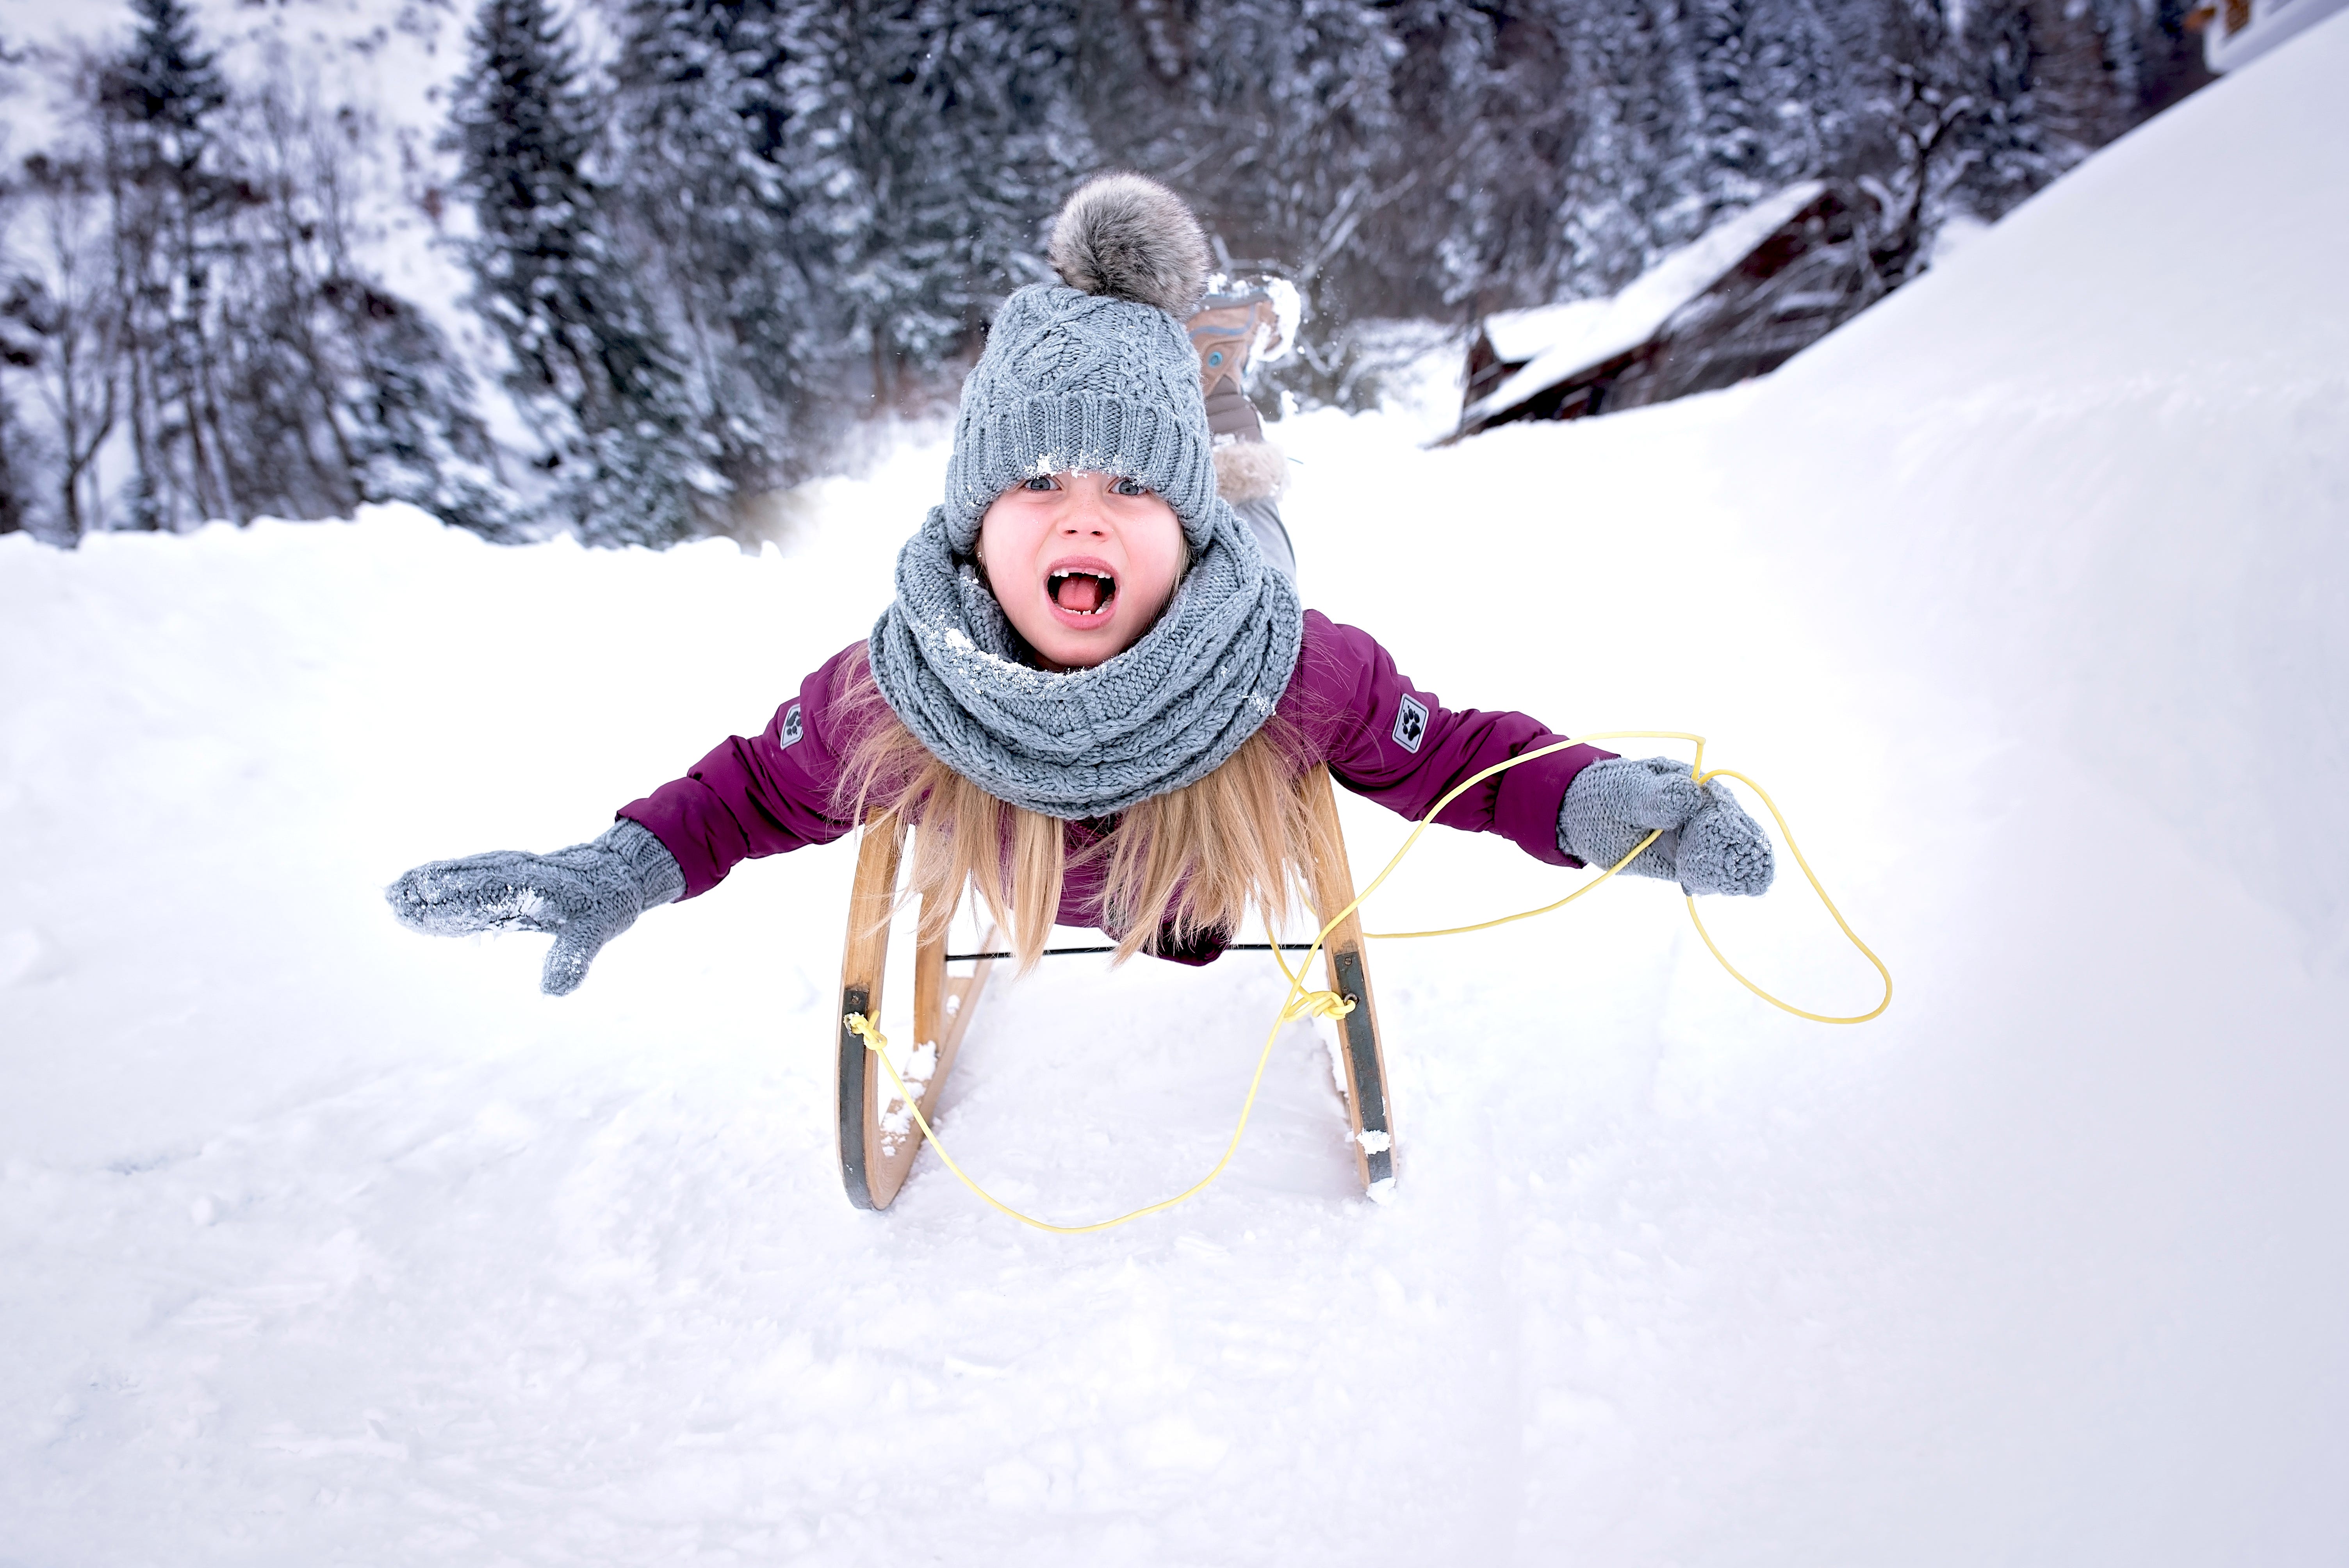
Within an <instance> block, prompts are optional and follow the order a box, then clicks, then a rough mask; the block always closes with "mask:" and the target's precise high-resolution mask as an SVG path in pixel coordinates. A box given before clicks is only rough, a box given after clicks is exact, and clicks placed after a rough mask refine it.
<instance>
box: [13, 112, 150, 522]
mask: <svg viewBox="0 0 2349 1568" xmlns="http://www.w3.org/2000/svg"><path fill="white" fill-rule="evenodd" d="M21 190H22V206H23V212H24V218H23V222H22V224H21V229H22V232H23V234H24V238H23V239H22V240H21V241H20V242H19V245H18V250H17V253H16V255H15V256H13V257H12V258H11V261H12V263H14V265H15V266H16V269H17V280H18V281H17V282H16V284H15V285H13V286H12V288H11V290H10V309H11V311H12V312H13V313H15V314H16V315H17V318H18V319H19V320H21V321H22V322H23V324H24V325H25V326H26V329H27V330H28V331H30V332H31V333H32V334H33V335H35V336H36V338H37V339H38V345H39V358H40V364H39V365H38V366H37V367H36V370H35V372H34V374H33V376H32V377H31V378H32V379H33V381H34V383H35V385H36V386H37V387H38V388H39V397H38V403H39V406H40V407H41V408H42V411H43V412H44V413H45V414H46V415H47V423H48V427H49V430H50V435H51V438H50V442H49V449H48V451H47V452H46V453H45V454H44V456H45V457H46V459H47V463H46V464H45V468H46V470H47V471H46V472H45V474H44V476H43V481H42V483H43V488H44V490H48V491H49V492H50V493H48V494H46V495H44V496H43V497H42V498H41V499H42V504H41V506H40V507H39V509H38V510H39V511H42V512H44V513H47V514H48V523H47V531H48V532H50V533H52V534H55V535H57V536H61V537H62V538H64V539H66V540H68V541H70V540H78V539H79V538H80V537H81V535H82V534H83V532H84V531H87V530H88V529H90V528H92V527H95V526H98V523H99V522H100V521H101V520H102V517H103V513H102V512H101V511H100V510H99V490H98V474H97V471H96V466H95V465H96V463H97V461H98V452H99V450H100V449H102V448H103V447H104V446H105V444H106V441H107V438H109V436H111V435H112V434H113V433H114V429H115V426H116V421H117V418H118V414H119V409H120V407H121V404H122V393H123V381H124V376H123V365H122V355H121V348H122V329H123V304H122V300H121V298H120V296H119V294H117V293H116V291H115V288H114V281H115V280H114V276H113V273H112V271H111V269H112V264H113V257H114V254H115V253H114V249H113V245H112V232H111V231H110V229H109V226H108V222H107V211H106V207H105V203H104V200H103V190H104V180H103V175H102V173H101V172H100V171H99V170H94V169H93V168H92V167H91V164H90V161H89V160H88V159H87V158H82V157H74V156H62V157H57V156H51V155H50V154H48V153H46V152H36V153H35V154H33V155H32V156H31V157H29V158H27V159H26V160H25V166H24V178H23V181H22V187H21Z"/></svg>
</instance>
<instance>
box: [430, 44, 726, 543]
mask: <svg viewBox="0 0 2349 1568" xmlns="http://www.w3.org/2000/svg"><path fill="white" fill-rule="evenodd" d="M470 41H471V60H470V63H469V67H468V69H467V71H466V73H465V76H464V78H463V80H462V82H461V83H460V89H459V94H458V98H457V103H456V107H455V109H454V112H453V114H452V117H451V118H452V123H453V126H454V130H455V139H456V142H457V146H458V150H459V151H460V156H461V167H462V171H463V179H464V182H465V186H466V189H467V192H468V194H470V195H471V197H472V200H473V203H474V210H475V213H476V217H477V223H478V229H479V237H478V238H477V239H476V240H475V241H474V242H473V244H472V245H471V251H470V255H469V260H470V262H471V266H472V269H473V273H474V277H475V280H476V289H475V298H476V302H477V304H479V306H480V308H481V311H482V313H483V314H484V315H486V316H487V317H488V319H489V320H490V321H491V323H492V325H494V326H496V327H497V329H498V330H499V332H500V333H501V334H502V336H503V337H504V340H505V343H506V346H507V347H508V349H509V350H510V351H511V353H512V356H513V371H512V386H513V387H514V390H515V391H516V393H517V394H518V395H519V396H520V397H523V399H524V400H525V402H526V403H528V404H529V405H531V406H532V407H535V408H537V409H538V410H540V411H541V414H542V417H543V418H546V419H547V422H548V424H549V426H550V427H551V430H550V434H551V436H552V439H551V440H550V443H549V444H550V446H551V448H552V450H551V451H550V452H549V454H548V458H547V465H548V467H549V469H551V470H552V473H553V477H554V482H555V492H554V493H555V501H554V505H555V507H556V509H557V511H559V513H560V514H561V516H562V518H563V520H564V521H566V522H568V523H569V524H570V526H572V527H574V528H575V529H576V530H577V531H578V532H579V535H580V537H581V538H582V539H585V540H587V541H590V542H596V543H610V544H628V543H640V544H661V543H668V542H675V541H677V540H680V539H684V538H688V537H690V536H692V535H694V534H696V533H698V532H702V531H707V529H708V528H709V526H711V524H712V523H713V522H714V521H719V518H718V514H719V512H720V511H721V510H722V506H723V503H724V500H725V499H726V498H725V490H726V485H725V480H724V479H723V477H722V476H721V475H719V473H718V472H717V471H716V469H715V468H714V467H713V466H712V463H711V461H710V459H712V458H713V457H714V456H715V455H716V443H715V442H714V441H713V440H711V439H710V438H709V436H708V434H707V430H706V427H705V426H704V424H703V421H702V418H701V417H700V411H698V410H696V409H695V408H694V407H692V406H691V403H690V400H689V393H688V387H687V385H686V382H685V379H684V377H683V376H682V374H681V373H680V368H679V366H678V360H677V358H676V356H675V355H674V354H673V352H672V350H671V348H670V346H669V344H668V342H667V337H666V335H665V334H664V333H663V332H662V330H661V327H660V325H659V323H658V321H657V319H656V317H655V315H654V312H653V309H652V306H651V304H650V303H649V302H648V301H647V298H646V296H645V294H644V292H643V291H642V289H641V288H640V287H639V286H638V284H637V282H636V278H635V276H634V275H633V263H632V261H631V259H630V258H628V257H626V256H625V255H624V254H623V253H621V252H620V250H619V248H618V247H617V245H616V237H617V235H618V233H619V230H620V226H619V225H618V223H617V222H615V219H614V215H613V213H612V212H611V211H610V209H609V206H608V204H607V199H608V188H607V186H606V185H605V182H604V181H602V180H601V179H599V178H598V177H597V174H596V172H595V166H596V158H597V154H598V150H599V141H600V139H601V137H602V134H603V131H604V126H605V119H604V115H603V111H602V110H601V108H599V107H598V99H597V97H596V95H595V94H594V93H593V92H592V91H591V90H590V88H589V87H588V85H587V84H585V82H583V80H582V79H581V71H580V67H579V65H578V62H577V59H576V57H575V54H574V50H573V47H572V45H571V42H570V39H569V37H568V36H567V34H566V32H565V30H564V25H563V23H562V21H561V19H560V18H559V17H557V16H556V15H555V14H554V10H553V8H552V7H551V6H550V5H548V4H547V3H546V0H484V3H483V4H482V5H481V10H480V12H479V14H478V15H476V17H475V19H474V23H473V26H472V29H471V35H470Z"/></svg>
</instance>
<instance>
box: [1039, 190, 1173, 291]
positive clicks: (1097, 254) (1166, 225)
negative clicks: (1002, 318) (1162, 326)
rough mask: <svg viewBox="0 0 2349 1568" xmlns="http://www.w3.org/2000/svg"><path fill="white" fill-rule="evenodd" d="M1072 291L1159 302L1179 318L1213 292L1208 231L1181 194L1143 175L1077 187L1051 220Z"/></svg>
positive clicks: (1060, 267) (1057, 261) (1056, 267)
mask: <svg viewBox="0 0 2349 1568" xmlns="http://www.w3.org/2000/svg"><path fill="white" fill-rule="evenodd" d="M1045 253H1046V255H1047V256H1048V257H1049V258H1050V261H1051V263H1052V270H1053V271H1054V272H1057V273H1060V274H1061V282H1062V283H1065V284H1068V285H1069V286H1070V287H1071V288H1072V289H1082V290H1083V291H1084V292H1085V293H1087V294H1108V295H1110V296H1111V297H1112V298H1115V299H1127V300H1132V301H1133V302H1134V303H1135V304H1150V305H1156V306H1157V307H1158V308H1159V309H1160V310H1163V311H1164V312H1165V313H1166V314H1167V315H1172V316H1175V317H1177V318H1180V317H1183V316H1186V315H1190V314H1191V311H1192V308H1193V307H1194V306H1195V305H1196V304H1198V303H1199V296H1200V295H1202V294H1206V291H1207V236H1206V234H1205V233H1204V232H1201V230H1200V228H1199V220H1198V219H1196V218H1195V217H1193V216H1192V215H1191V209H1190V208H1189V207H1187V206H1185V204H1184V201H1183V199H1182V198H1181V197H1180V196H1177V195H1175V194H1174V192H1173V191H1169V190H1168V189H1166V187H1165V186H1164V185H1161V184H1160V183H1158V181H1155V180H1149V179H1145V178H1143V176H1142V175H1139V174H1104V175H1102V176H1100V177H1099V178H1097V179H1093V180H1089V181H1085V183H1084V184H1082V185H1081V186H1079V187H1078V188H1077V191H1076V193H1075V194H1074V195H1072V196H1071V197H1070V198H1069V200H1068V202H1067V203H1066V204H1065V205H1064V206H1062V207H1061V215H1060V216H1059V217H1057V218H1055V219H1053V220H1052V242H1051V243H1050V245H1049V246H1048V247H1047V248H1046V252H1045Z"/></svg>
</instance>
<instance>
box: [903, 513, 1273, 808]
mask: <svg viewBox="0 0 2349 1568" xmlns="http://www.w3.org/2000/svg"><path fill="white" fill-rule="evenodd" d="M1211 511H1212V514H1213V518H1212V526H1211V529H1210V531H1209V533H1208V538H1207V542H1206V547H1205V548H1204V549H1201V550H1198V551H1197V552H1195V554H1194V556H1193V559H1192V562H1191V570H1190V572H1189V573H1187V574H1186V575H1185V577H1184V579H1183V582H1182V583H1181V584H1180V585H1179V586H1178V587H1177V588H1176V589H1175V590H1174V599H1173V600H1172V601H1171V602H1170V603H1168V604H1167V606H1166V612H1165V614H1163V615H1161V616H1160V617H1159V619H1158V624H1156V625H1155V626H1153V627H1152V628H1151V629H1150V630H1149V631H1148V632H1147V633H1145V634H1143V638H1142V640H1141V641H1140V642H1138V643H1136V644H1134V645H1133V646H1132V647H1130V648H1128V649H1126V650H1125V652H1123V653H1122V654H1120V655H1117V656H1116V657H1115V658H1113V659H1110V660H1108V661H1107V662H1106V663H1103V664H1101V665H1095V666H1094V667H1093V668H1092V669H1089V670H1071V671H1070V672H1069V673H1067V674H1065V675H1053V674H1050V673H1049V672H1047V671H1043V670H1040V669H1036V668H1034V667H1033V666H1031V665H1028V664H1025V663H1023V662H1022V660H1021V655H1022V654H1023V653H1024V652H1025V649H1024V647H1023V645H1022V644H1021V640H1020V638H1019V634H1018V633H1016V632H1015V631H1013V630H1012V627H1011V623H1010V622H1009V620H1007V619H1006V618H1005V617H1004V614H1003V609H1002V606H1001V605H999V603H996V599H995V595H994V593H991V592H990V591H989V590H988V586H987V583H986V580H985V579H984V578H983V577H982V576H981V575H980V573H979V570H978V564H977V562H974V561H972V560H971V559H970V558H968V557H966V556H957V555H956V554H955V552H954V551H953V548H952V546H951V544H950V542H949V540H948V534H947V518H946V509H945V508H944V507H934V508H932V509H931V511H930V515H929V517H928V519H927V520H926V521H924V523H923V524H922V530H921V531H920V532H919V533H916V535H914V537H913V538H911V539H909V540H907V541H906V542H905V549H904V550H903V551H901V552H899V553H898V556H897V597H896V598H895V600H894V601H893V602H892V603H890V605H889V608H888V609H887V610H886V611H885V612H883V614H882V616H881V619H880V621H879V622H878V623H877V624H875V625H874V628H873V638H872V642H871V644H870V647H871V651H872V655H873V676H874V680H875V681H876V682H878V683H879V685H880V687H881V695H882V696H883V697H884V698H885V699H886V700H887V702H888V704H889V707H890V708H891V709H892V710H893V711H895V714H896V716H897V717H898V718H899V719H901V720H902V721H904V723H905V727H906V728H907V729H910V730H912V731H913V732H914V737H915V738H916V739H917V740H919V741H920V742H921V743H922V744H923V745H924V746H926V747H927V748H929V750H930V752H931V754H932V755H934V756H936V758H938V759H939V760H941V761H943V762H944V763H946V764H947V766H948V767H949V768H952V769H954V770H955V771H956V772H957V773H959V774H961V775H962V776H963V777H964V778H966V779H970V780H971V781H972V782H973V783H975V784H977V785H978V786H979V788H981V789H985V790H986V791H987V792H988V794H990V795H993V796H995V797H996V798H997V799H1002V800H1009V802H1011V804H1013V805H1015V806H1023V807H1025V808H1027V809H1028V810H1031V811H1038V812H1041V813H1042V814H1043V815H1045V816H1048V817H1060V818H1068V819H1082V818H1087V817H1106V816H1109V815H1110V814H1112V812H1117V811H1123V810H1125V809H1126V808H1127V807H1129V806H1133V805H1136V804H1138V803H1140V802H1141V801H1143V800H1147V799H1150V798H1151V797H1152V796H1154V795H1163V794H1164V793H1165V792H1166V791H1167V790H1169V789H1181V788H1182V787H1183V786H1184V785H1185V784H1189V783H1193V782H1195V781H1196V780H1198V779H1204V778H1206V776H1207V775H1208V774H1209V773H1211V772H1213V771H1215V769H1216V768H1217V767H1219V766H1220V765H1221V764H1222V763H1223V761H1224V759H1225V758H1227V757H1229V756H1231V754H1232V753H1233V752H1235V751H1237V750H1238V749H1239V748H1240V743H1241V742H1242V741H1244V740H1246V739H1247V738H1248V737H1249V736H1251V735H1254V734H1255V733H1256V732H1257V729H1258V728H1260V727H1262V726H1263V724H1264V722H1265V720H1267V719H1268V718H1270V717H1272V710H1273V707H1274V705H1275V704H1277V703H1278V702H1279V700H1280V696H1281V694H1282V693H1283V692H1285V691H1287V690H1288V678H1289V676H1290V675H1291V674H1292V673H1293V672H1294V671H1295V669H1296V667H1297V650H1298V647H1299V645H1300V644H1301V642H1302V641H1303V639H1304V633H1305V611H1304V606H1303V605H1302V604H1301V603H1299V600H1298V597H1297V590H1296V588H1295V587H1294V586H1293V585H1292V584H1291V583H1289V581H1288V578H1286V577H1284V576H1282V575H1281V574H1280V573H1278V572H1276V571H1274V570H1272V569H1271V568H1270V567H1269V566H1268V565H1267V564H1266V563H1265V559H1264V555H1263V552H1261V551H1259V550H1258V549H1257V544H1256V541H1255V539H1254V538H1253V537H1252V536H1251V535H1250V534H1249V532H1248V531H1247V527H1246V525H1244V524H1243V523H1241V522H1240V521H1239V520H1238V519H1237V517H1235V516H1234V515H1233V513H1232V509H1231V508H1230V507H1229V506H1228V505H1226V503H1225V502H1224V501H1223V500H1215V501H1213V502H1212V503H1211Z"/></svg>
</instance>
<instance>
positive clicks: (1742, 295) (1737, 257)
mask: <svg viewBox="0 0 2349 1568" xmlns="http://www.w3.org/2000/svg"><path fill="white" fill-rule="evenodd" d="M1871 283H1872V278H1871V275H1870V273H1869V272H1868V264H1867V260H1866V257H1865V255H1864V254H1863V247H1862V246H1861V245H1860V244H1859V243H1858V242H1857V240H1856V238H1855V226H1854V223H1853V220H1852V213H1851V209H1850V206H1849V204H1848V203H1847V201H1845V200H1844V198H1843V196H1842V194H1841V193H1840V192H1839V191H1837V190H1836V189H1835V188H1834V187H1833V186H1831V185H1828V184H1826V182H1824V181H1816V180H1806V181H1802V182H1800V183H1798V184H1795V185H1789V186H1787V187H1786V188H1785V190H1783V191H1779V192H1778V193H1777V194H1775V195H1774V196H1772V197H1770V198H1769V199H1767V200H1766V201H1758V202H1756V203H1755V204H1754V205H1753V206H1752V207H1749V208H1747V209H1746V210H1745V211H1743V212H1740V213H1738V214H1736V215H1735V216H1734V217H1731V218H1728V219H1725V220H1723V222H1719V223H1716V224H1714V225H1713V228H1712V229H1710V230H1708V231H1707V232H1705V234H1704V235H1703V237H1702V238H1701V239H1698V240H1696V241H1693V242H1691V243H1689V244H1687V245H1683V246H1682V247H1681V248H1680V249H1679V250H1677V251H1674V252H1673V253H1671V254H1670V255H1668V256H1666V257H1664V258H1663V260H1661V261H1660V262H1658V263H1656V264H1655V265H1654V266H1652V267H1650V268H1649V269H1648V270H1647V271H1646V272H1645V273H1641V274H1640V277H1639V278H1638V279H1637V280H1635V281H1634V282H1633V283H1632V284H1630V286H1629V287H1627V288H1625V289H1624V290H1623V292H1622V293H1620V294H1617V295H1615V296H1614V297H1613V298H1612V299H1603V300H1570V301H1568V302H1567V303H1565V304H1548V305H1539V306H1536V307H1535V308H1533V309H1530V310H1513V311H1501V312H1497V313H1495V314H1494V315H1489V316H1487V317H1485V320H1484V321H1483V323H1481V324H1480V325H1479V329H1478V332H1477V335H1476V338H1475V342H1474V343H1473V344H1472V345H1471V346H1470V348H1469V351H1468V381H1467V387H1466V389H1465V391H1464V395H1463V397H1462V407H1461V415H1460V427H1459V428H1458V429H1457V430H1456V431H1455V432H1454V439H1457V438H1459V437H1461V436H1468V435H1474V434H1475V432H1477V431H1478V430H1481V429H1484V428H1487V427H1488V426H1492V425H1500V424H1507V423H1509V422H1511V421H1514V420H1518V419H1578V418H1583V417H1584V416H1586V415H1591V414H1597V413H1599V412H1601V411H1602V409H1619V408H1629V407H1638V406H1639V405H1640V404H1643V403H1661V402H1665V401H1667V400H1669V399H1671V398H1674V397H1685V396H1687V395H1688V394H1689V393H1692V392H1703V391H1709V390H1711V389H1712V388H1713V387H1727V386H1730V385H1732V384H1733V383H1735V382H1739V381H1743V380H1745V379H1746V378H1748V377H1754V376H1759V375H1762V374H1763V373H1764V372H1765V371H1769V370H1773V369H1775V368H1776V367H1777V366H1779V365H1781V364H1783V363H1785V361H1786V360H1787V359H1789V358H1791V357H1793V356H1795V354H1796V353H1798V352H1799V351H1801V350H1802V349H1804V348H1806V347H1807V346H1810V345H1811V344H1812V343H1815V342H1816V341H1817V340H1818V339H1819V338H1820V337H1822V336H1824V335H1826V333H1827V332H1828V331H1829V330H1830V329H1832V328H1833V327H1835V326H1836V325H1838V324H1839V323H1841V322H1842V321H1844V320H1845V319H1846V318H1847V317H1848V316H1850V315H1852V314H1853V313H1854V312H1855V311H1856V310H1857V309H1858V308H1859V306H1861V305H1862V304H1866V303H1867V302H1868V300H1869V299H1870V298H1872V297H1873V295H1874V293H1875V290H1874V289H1873V288H1872V287H1871V286H1870V284H1871Z"/></svg>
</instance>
